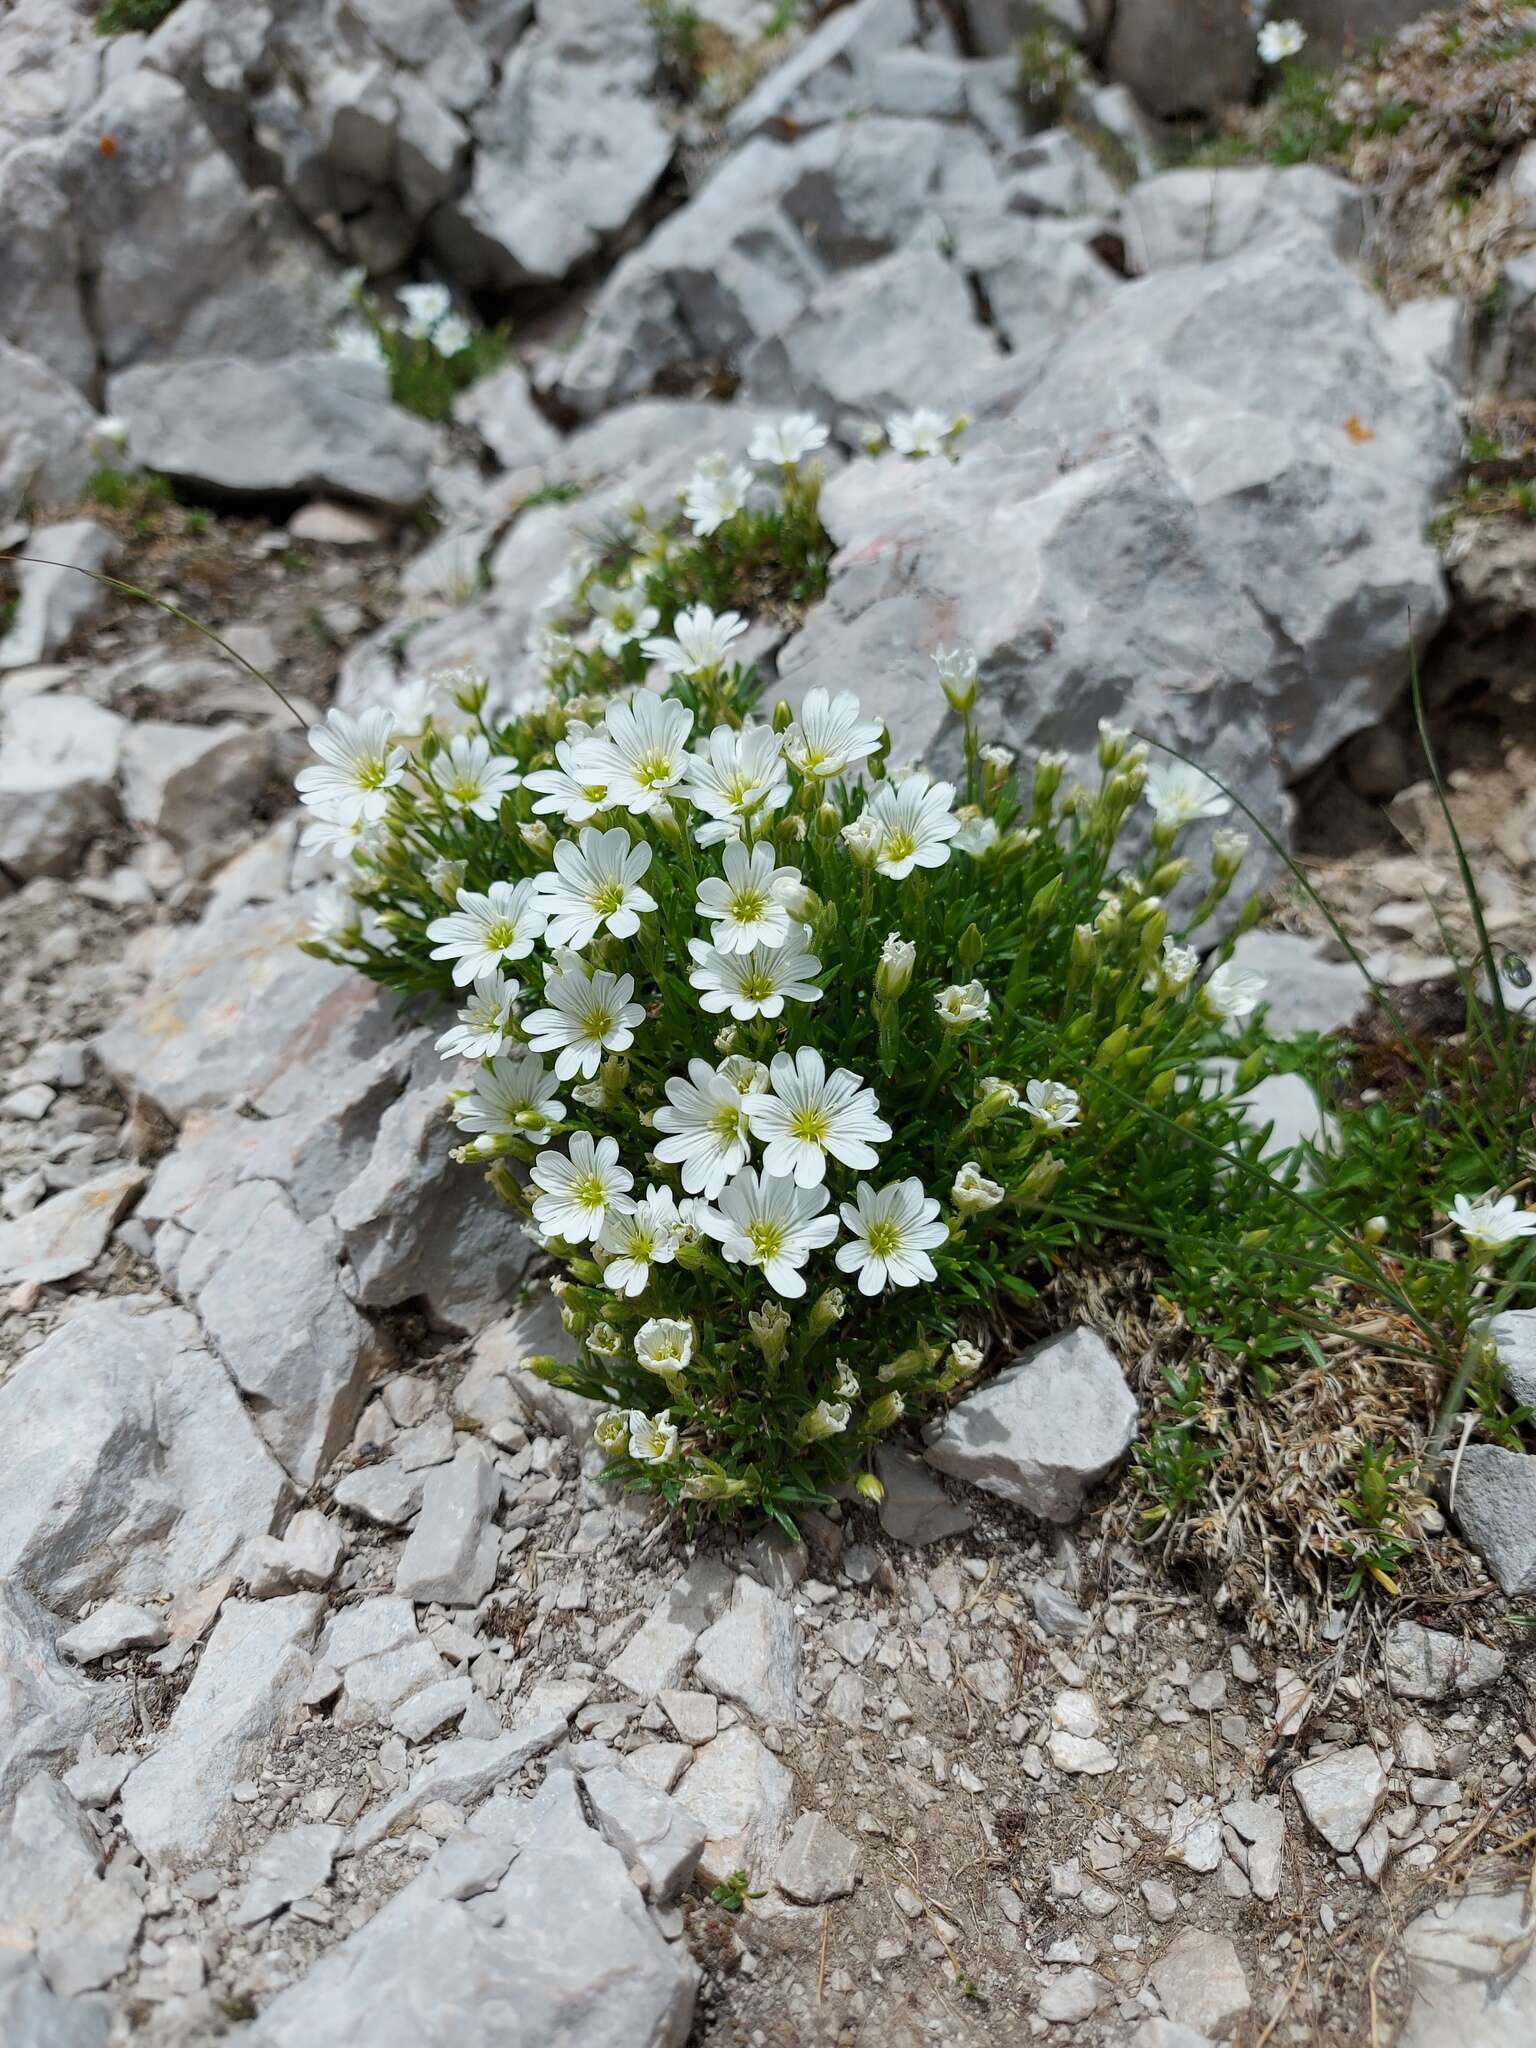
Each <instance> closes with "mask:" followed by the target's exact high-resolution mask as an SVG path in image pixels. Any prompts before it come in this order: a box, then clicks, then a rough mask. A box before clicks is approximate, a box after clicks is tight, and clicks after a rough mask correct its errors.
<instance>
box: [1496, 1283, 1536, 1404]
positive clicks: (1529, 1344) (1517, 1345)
mask: <svg viewBox="0 0 1536 2048" xmlns="http://www.w3.org/2000/svg"><path fill="white" fill-rule="evenodd" d="M1488 1334H1489V1336H1490V1337H1491V1338H1492V1339H1493V1342H1494V1348H1495V1349H1496V1350H1497V1352H1498V1354H1499V1363H1500V1365H1502V1366H1503V1368H1504V1385H1505V1387H1506V1389H1507V1390H1508V1393H1509V1398H1510V1399H1511V1400H1512V1401H1515V1402H1518V1403H1519V1405H1520V1406H1521V1407H1522V1408H1536V1309H1529V1308H1515V1309H1506V1310H1505V1312H1504V1314H1503V1315H1501V1316H1494V1317H1493V1318H1492V1320H1491V1321H1490V1322H1489V1324H1488Z"/></svg>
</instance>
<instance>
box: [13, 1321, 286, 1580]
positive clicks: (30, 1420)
mask: <svg viewBox="0 0 1536 2048" xmlns="http://www.w3.org/2000/svg"><path fill="white" fill-rule="evenodd" d="M0 1441H3V1442H4V1443H5V1445H6V1447H7V1452H6V1484H5V1486H4V1488H3V1489H0V1576H7V1575H9V1576H14V1578H15V1579H16V1580H18V1581H19V1582H20V1584H21V1585H23V1586H26V1587H28V1588H29V1589H31V1590H33V1591H35V1592H36V1593H37V1594H38V1595H39V1596H40V1597H41V1598H43V1599H45V1600H47V1601H48V1602H49V1603H50V1604H51V1605H54V1606H59V1607H74V1606H77V1605H78V1604H79V1603H80V1602H82V1601H84V1600H87V1599H92V1598H98V1599H99V1598H102V1597H105V1596H107V1595H110V1594H114V1593H115V1594H116V1595H117V1596H118V1597H119V1598H122V1599H128V1600H143V1599H151V1598H156V1597H164V1596H167V1595H174V1594H177V1593H181V1592H183V1591H185V1590H186V1589H187V1588H188V1587H189V1586H193V1585H196V1584H201V1583H204V1582H206V1581H207V1580H209V1579H211V1578H212V1577H213V1576H214V1574H215V1573H216V1572H217V1571H218V1570H219V1568H220V1567H221V1566H222V1565H224V1564H226V1563H227V1562H228V1561H229V1560H230V1559H231V1558H233V1556H234V1555H235V1554H236V1553H237V1552H238V1550H239V1548H240V1546H241V1544H242V1543H243V1542H244V1541H245V1540H246V1538H247V1537H249V1536H257V1535H266V1534H268V1533H269V1532H270V1531H271V1529H272V1528H273V1526H274V1524H275V1522H276V1520H277V1518H278V1516H279V1514H280V1513H281V1512H282V1510H283V1508H284V1506H285V1504H286V1501H287V1498H288V1486H287V1482H286V1480H285V1479H284V1476H283V1473H282V1470H281V1468H280V1467H279V1466H278V1464H277V1463H276V1461H275V1460H274V1459H273V1457H272V1455H271V1453H270V1452H269V1451H268V1450H267V1449H266V1447H265V1446H264V1445H263V1444H262V1442H261V1440H260V1438H259V1437H258V1436H257V1435H256V1432H255V1430H254V1429H253V1428H252V1426H251V1423H250V1421H249V1420H248V1418H247V1416H246V1412H245V1410H244V1408H243V1407H242V1406H241V1403H240V1399H239V1396H238V1395H237V1394H236V1392H235V1390H234V1388H233V1387H232V1386H231V1384H230V1381H229V1378H228V1375H227V1374H226V1373H225V1372H224V1370H223V1368H222V1367H221V1366H220V1365H218V1364H217V1363H216V1362H215V1360H213V1359H212V1358H211V1357H210V1356H209V1355H208V1353H207V1351H206V1350H204V1348H203V1346H202V1344H201V1342H200V1340H199V1333H198V1329H197V1325H196V1324H195V1322H194V1321H193V1319H192V1317H191V1316H189V1315H187V1314H185V1313H184V1312H183V1311H182V1310H180V1309H171V1308H163V1307H159V1306H146V1304H145V1303H143V1302H142V1301H135V1300H134V1298H132V1297H123V1298H120V1299H118V1300H114V1301H111V1302H102V1303H93V1304H89V1305H86V1306H83V1307H81V1308H80V1309H79V1310H77V1312H76V1313H75V1315H74V1316H73V1317H72V1318H71V1319H70V1320H69V1321H68V1322H66V1323H63V1324H61V1325H60V1327H59V1328H58V1329H57V1330H56V1331H55V1332H54V1333H53V1335H52V1336H51V1337H49V1338H47V1339H46V1340H45V1341H44V1342H43V1343H42V1344H40V1345H39V1346H38V1347H37V1349H36V1350H35V1351H32V1352H30V1353H29V1354H28V1355H27V1356H26V1358H25V1359H24V1360H23V1361H22V1363H21V1364H20V1365H19V1366H18V1367H17V1369H16V1371H15V1372H14V1373H13V1374H12V1375H11V1378H10V1379H9V1380H8V1381H7V1382H6V1384H5V1385H4V1386H3V1387H0Z"/></svg>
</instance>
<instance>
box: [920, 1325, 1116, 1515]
mask: <svg viewBox="0 0 1536 2048" xmlns="http://www.w3.org/2000/svg"><path fill="white" fill-rule="evenodd" d="M1136 1417H1137V1410H1136V1398H1135V1396H1134V1395H1133V1394H1132V1392H1131V1390H1130V1388H1129V1387H1128V1386H1127V1385H1126V1383H1125V1375H1124V1373H1123V1372H1122V1371H1121V1370H1120V1366H1119V1364H1118V1362H1117V1360H1116V1359H1115V1357H1114V1354H1113V1353H1112V1352H1111V1351H1110V1349H1109V1347H1108V1346H1107V1345H1106V1344H1105V1342H1104V1340H1103V1339H1102V1338H1101V1337H1099V1336H1096V1335H1095V1334H1094V1332H1093V1331H1092V1330H1089V1329H1087V1328H1085V1327H1083V1326H1079V1327H1077V1328H1075V1329H1071V1330H1065V1331H1063V1332H1062V1333H1061V1334H1060V1335H1059V1336H1056V1337H1048V1338H1047V1339H1046V1340H1045V1342H1044V1343H1042V1344H1036V1345H1034V1346H1032V1348H1031V1349H1030V1350H1029V1351H1027V1352H1025V1353H1024V1355H1023V1357H1022V1358H1020V1359H1019V1360H1018V1362H1017V1363H1016V1364H1014V1365H1012V1366H1010V1367H1009V1368H1008V1369H1007V1371H1005V1372H1002V1373H1000V1374H999V1375H998V1377H997V1378H996V1379H995V1380H991V1381H989V1382H988V1384H987V1385H986V1386H984V1387H979V1388H977V1390H976V1391H975V1392H974V1393H971V1394H967V1395H965V1396H964V1398H963V1399H962V1400H960V1401H958V1402H957V1403H956V1404H955V1406H954V1407H953V1408H952V1409H951V1410H950V1412H949V1414H948V1415H947V1416H945V1417H944V1419H943V1420H942V1422H940V1423H938V1424H937V1425H934V1426H931V1428H930V1431H929V1433H928V1450H927V1457H928V1462H929V1463H930V1464H931V1465H936V1466H938V1468H939V1470H940V1471H941V1472H949V1473H952V1474H953V1475H954V1476H955V1477H956V1478H958V1479H968V1480H970V1481H971V1482H972V1484H973V1485H976V1486H979V1487H981V1488H982V1490H983V1491H984V1492H986V1493H995V1494H998V1495H1000V1496H1001V1497H1002V1498H1003V1499H1004V1500H1008V1501H1012V1502H1013V1503H1015V1505H1017V1506H1019V1507H1022V1508H1025V1509H1027V1510H1028V1512H1029V1513H1030V1514H1033V1515H1039V1516H1040V1517H1041V1518H1042V1519H1043V1520H1045V1521H1049V1522H1070V1521H1072V1520H1073V1519H1074V1518H1075V1517H1076V1516H1077V1515H1078V1514H1079V1513H1080V1511H1081V1509H1082V1506H1083V1502H1084V1499H1085V1498H1086V1496H1087V1493H1088V1491H1089V1489H1090V1488H1091V1487H1093V1486H1096V1485H1097V1484H1098V1482H1099V1481H1100V1480H1101V1479H1103V1478H1104V1477H1106V1475H1107V1474H1108V1473H1110V1472H1112V1471H1113V1470H1114V1468H1115V1466H1116V1465H1117V1464H1118V1463H1119V1462H1120V1460H1121V1458H1123V1457H1124V1455H1125V1453H1126V1451H1127V1450H1128V1449H1129V1448H1130V1446H1131V1444H1132V1442H1133V1441H1134V1440H1135V1436H1136Z"/></svg>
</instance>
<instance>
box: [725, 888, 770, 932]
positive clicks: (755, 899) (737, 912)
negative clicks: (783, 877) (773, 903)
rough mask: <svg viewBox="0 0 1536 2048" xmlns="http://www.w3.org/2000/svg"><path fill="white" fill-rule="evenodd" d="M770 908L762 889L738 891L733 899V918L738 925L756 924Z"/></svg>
mask: <svg viewBox="0 0 1536 2048" xmlns="http://www.w3.org/2000/svg"><path fill="white" fill-rule="evenodd" d="M767 908H768V898H767V897H766V896H765V895H764V894H763V892H762V890H761V889H738V890H737V892H736V894H735V895H734V896H733V897H732V898H731V916H732V917H733V918H734V919H735V921H736V923H737V924H756V923H757V922H758V920H759V919H760V918H761V917H762V915H763V912H764V911H765V910H766V909H767Z"/></svg>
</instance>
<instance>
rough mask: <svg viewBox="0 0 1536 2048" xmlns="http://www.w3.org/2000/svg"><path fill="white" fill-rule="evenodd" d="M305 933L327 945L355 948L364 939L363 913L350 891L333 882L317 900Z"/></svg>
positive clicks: (323, 890)
mask: <svg viewBox="0 0 1536 2048" xmlns="http://www.w3.org/2000/svg"><path fill="white" fill-rule="evenodd" d="M305 931H306V932H307V934H308V936H309V937H310V938H312V939H319V940H320V941H321V942H322V943H323V944H328V945H352V944H354V943H355V942H356V941H357V940H358V939H360V938H361V937H362V935H363V913H362V911H361V909H360V908H359V907H358V904H357V903H356V901H355V900H354V898H353V897H352V896H351V895H350V894H349V893H348V891H347V890H345V889H343V888H342V887H341V885H340V883H339V882H332V883H331V884H330V885H329V887H327V888H324V889H322V890H321V891H320V892H319V894H318V895H317V896H316V897H315V900H314V905H313V907H312V908H311V910H310V913H309V922H308V924H307V925H306V926H305Z"/></svg>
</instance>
